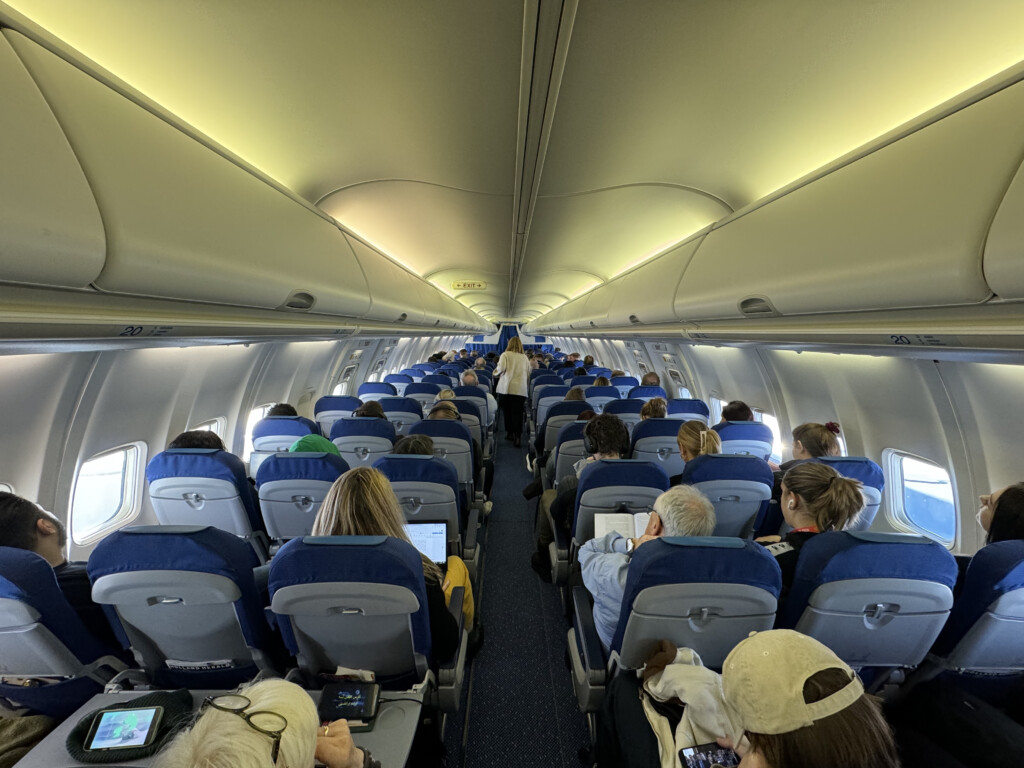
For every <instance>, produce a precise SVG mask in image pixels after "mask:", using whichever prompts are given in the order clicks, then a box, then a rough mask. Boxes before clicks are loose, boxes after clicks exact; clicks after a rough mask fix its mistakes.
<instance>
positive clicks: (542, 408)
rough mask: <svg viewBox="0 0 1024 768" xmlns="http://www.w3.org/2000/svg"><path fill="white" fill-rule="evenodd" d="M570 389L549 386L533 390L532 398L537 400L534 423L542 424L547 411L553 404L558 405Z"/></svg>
mask: <svg viewBox="0 0 1024 768" xmlns="http://www.w3.org/2000/svg"><path fill="white" fill-rule="evenodd" d="M570 389H572V387H567V386H564V385H563V386H555V385H553V384H552V385H549V386H546V387H544V388H543V389H541V390H535V391H534V396H535V397H536V400H537V408H536V411H537V415H536V423H537V424H543V423H544V421H545V420H546V419H547V417H548V409H549V408H550V407H551V406H552V405H554V404H555V403H560V402H562V401H563V400H564V399H565V396H566V395H567V394H569V390H570Z"/></svg>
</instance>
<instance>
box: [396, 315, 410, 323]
mask: <svg viewBox="0 0 1024 768" xmlns="http://www.w3.org/2000/svg"><path fill="white" fill-rule="evenodd" d="M408 317H409V315H408V314H406V313H405V312H403V313H402V314H400V315H399V316H398V317H396V318H395V322H396V323H404V322H405V321H406V319H407V318H408Z"/></svg>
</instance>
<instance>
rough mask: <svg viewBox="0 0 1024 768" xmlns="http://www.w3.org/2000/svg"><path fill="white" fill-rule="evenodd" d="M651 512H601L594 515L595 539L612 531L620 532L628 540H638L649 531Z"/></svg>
mask: <svg viewBox="0 0 1024 768" xmlns="http://www.w3.org/2000/svg"><path fill="white" fill-rule="evenodd" d="M650 519H651V513H650V512H637V513H636V514H635V515H633V514H630V513H629V512H599V513H598V514H596V515H594V538H595V539H600V538H601V537H602V536H607V535H608V534H609V533H611V532H612V531H618V532H619V533H620V534H621V535H622V536H624V537H625V538H627V539H638V538H640V537H641V536H643V535H644V531H646V530H647V521H648V520H650Z"/></svg>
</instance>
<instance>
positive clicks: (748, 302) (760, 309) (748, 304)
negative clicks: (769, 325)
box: [739, 296, 779, 317]
mask: <svg viewBox="0 0 1024 768" xmlns="http://www.w3.org/2000/svg"><path fill="white" fill-rule="evenodd" d="M739 308H740V312H742V313H743V314H744V315H745V316H747V317H772V316H775V315H778V314H779V312H778V310H777V309H775V306H774V305H773V304H772V303H771V301H769V300H768V299H767V298H765V297H764V296H748V297H747V298H745V299H743V300H742V301H741V302H740V303H739Z"/></svg>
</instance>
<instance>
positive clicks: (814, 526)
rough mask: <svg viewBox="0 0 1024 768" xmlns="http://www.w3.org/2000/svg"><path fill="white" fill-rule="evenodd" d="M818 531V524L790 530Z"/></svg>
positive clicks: (798, 531) (792, 531)
mask: <svg viewBox="0 0 1024 768" xmlns="http://www.w3.org/2000/svg"><path fill="white" fill-rule="evenodd" d="M817 532H818V526H816V525H806V526H804V527H803V528H794V529H793V530H791V531H790V533H817Z"/></svg>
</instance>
